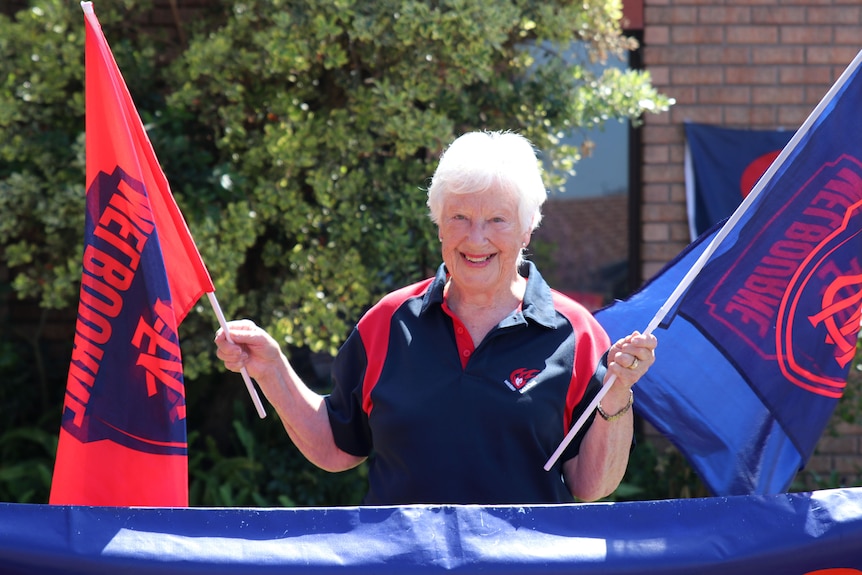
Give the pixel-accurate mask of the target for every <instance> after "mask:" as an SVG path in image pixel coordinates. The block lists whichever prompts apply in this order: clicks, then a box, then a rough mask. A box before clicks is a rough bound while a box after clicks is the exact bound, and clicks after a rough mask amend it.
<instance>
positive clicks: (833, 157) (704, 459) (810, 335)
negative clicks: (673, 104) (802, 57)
mask: <svg viewBox="0 0 862 575" xmlns="http://www.w3.org/2000/svg"><path fill="white" fill-rule="evenodd" d="M860 59H862V52H860V55H859V56H857V57H856V59H855V60H854V61H853V63H852V64H851V65H850V67H849V68H848V69H847V71H845V73H844V74H843V75H842V77H841V78H840V79H839V80H838V82H837V83H836V84H835V85H834V86H833V87H832V89H831V90H830V92H829V94H827V96H826V98H824V100H823V101H822V102H821V104H820V105H818V107H817V109H815V111H814V113H812V115H811V116H810V117H809V119H808V120H806V122H805V124H804V125H803V126H802V127H801V128H800V129H799V131H798V132H797V133H796V134H795V135H794V136H793V138H792V139H791V141H790V143H789V144H788V145H787V146H786V147H785V148H784V150H783V151H782V152H781V154H780V155H779V156H778V158H777V159H776V160H775V162H774V163H773V164H772V165H771V167H770V168H769V170H768V171H767V173H766V175H764V177H763V179H762V180H761V182H760V183H759V184H758V185H757V186H756V187H755V190H753V191H752V193H751V197H750V198H749V199H748V200H746V201H745V202H744V203H743V204H742V206H740V208H739V209H738V210H737V211H736V212H735V213H734V214H733V216H732V217H731V219H730V220H729V221H728V223H727V224H725V225H724V226H716V227H715V228H713V229H712V231H710V232H708V233H706V234H704V235H703V236H701V237H700V238H699V239H698V240H697V241H695V242H694V243H693V244H692V245H690V246H689V247H688V248H687V249H686V250H685V251H684V252H683V253H682V254H680V255H679V256H678V257H677V259H675V260H674V261H673V262H671V263H670V264H669V265H668V266H666V268H665V269H664V270H663V271H662V272H661V273H659V274H658V276H656V277H655V278H654V279H653V280H652V281H651V282H650V283H648V284H647V285H646V286H645V287H644V288H642V289H641V290H640V292H638V293H636V294H635V295H633V296H632V297H631V298H630V299H629V300H627V301H625V302H618V303H616V304H614V305H612V306H610V307H608V308H606V309H604V310H601V311H600V312H598V313H597V317H598V319H599V321H600V322H601V324H602V325H603V326H604V327H605V329H606V330H607V331H608V333H609V334H610V336H611V338H612V339H616V338H619V337H623V336H624V335H625V334H628V333H630V332H631V331H633V330H634V329H640V330H643V328H644V326H646V325H647V324H648V323H655V322H654V321H653V322H651V321H650V318H655V317H656V316H655V314H656V312H657V311H658V310H659V309H660V308H666V307H668V306H667V305H666V302H667V300H668V298H669V295H670V294H671V293H672V292H674V290H675V289H676V288H677V286H678V285H679V284H680V282H681V281H682V280H683V278H684V277H685V276H687V274H688V272H689V270H690V269H692V268H693V266H695V262H698V263H700V264H702V263H703V260H700V259H699V258H700V256H701V254H703V253H704V251H705V250H709V251H708V252H707V253H710V252H711V255H710V256H709V258H708V259H707V260H706V263H705V264H704V265H703V267H702V269H700V271H699V273H698V274H697V275H696V276H695V277H694V280H693V281H692V282H691V284H690V285H689V286H688V288H687V290H686V291H685V292H684V295H682V297H681V298H680V299H679V300H678V301H676V302H674V305H673V306H672V310H671V313H670V314H668V315H667V316H666V317H665V318H664V319H665V321H664V323H663V324H662V325H661V326H660V327H659V328H658V329H656V331H655V335H656V336H657V337H658V339H659V348H658V350H657V361H656V363H655V365H654V366H653V367H652V368H651V369H650V371H649V372H648V373H647V375H646V376H645V377H644V378H643V379H642V380H641V381H640V382H639V383H638V384H637V385H636V386H635V388H634V391H635V399H636V401H635V406H636V408H637V410H638V411H639V412H640V414H641V415H643V416H644V417H645V418H646V419H647V420H649V421H650V422H651V423H652V424H653V425H654V426H655V427H656V428H657V429H658V430H659V431H660V432H662V433H663V434H664V435H666V436H667V437H668V438H669V439H670V440H671V441H672V442H673V443H674V444H675V445H676V446H677V447H678V448H679V449H680V450H681V451H682V452H683V454H684V455H686V457H687V459H688V460H689V462H690V463H691V464H692V465H693V467H694V468H695V469H696V470H697V471H698V473H699V475H700V476H701V478H702V479H703V480H704V482H705V483H706V485H707V486H708V487H709V488H710V490H711V491H713V492H714V493H715V494H717V495H736V494H767V493H778V492H782V491H784V490H786V489H787V487H788V486H789V485H790V482H791V481H792V480H793V477H794V476H795V475H796V473H797V471H798V470H799V469H800V468H801V467H803V466H804V465H805V463H806V462H807V460H808V458H809V457H810V456H811V453H812V452H813V450H814V447H815V445H816V443H817V440H818V439H819V437H820V435H821V433H822V432H823V429H824V428H825V426H826V424H827V423H828V420H829V418H830V416H831V414H832V412H833V410H834V408H835V405H836V403H837V402H838V400H839V398H840V397H841V395H842V393H843V390H844V386H845V380H846V377H847V373H848V370H849V368H850V365H851V363H852V359H853V356H854V354H855V349H856V340H857V334H858V332H859V325H860V300H862V290H860V287H862V137H860V134H862V114H860V112H859V103H860V102H862V78H860V77H859V71H858V66H859V62H860ZM716 236H719V237H720V238H721V237H723V239H721V241H720V243H715V244H713V243H712V241H713V239H714V238H715V237H716ZM716 246H717V247H716ZM688 277H689V278H690V275H688Z"/></svg>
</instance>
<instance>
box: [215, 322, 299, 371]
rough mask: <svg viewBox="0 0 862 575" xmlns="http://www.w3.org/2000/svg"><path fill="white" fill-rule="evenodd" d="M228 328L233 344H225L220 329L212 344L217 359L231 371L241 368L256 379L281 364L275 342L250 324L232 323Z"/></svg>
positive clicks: (261, 330)
mask: <svg viewBox="0 0 862 575" xmlns="http://www.w3.org/2000/svg"><path fill="white" fill-rule="evenodd" d="M227 328H228V332H229V333H230V339H231V340H232V341H228V338H227V335H226V334H225V332H224V330H223V329H221V328H219V330H218V331H217V332H216V336H215V344H216V347H217V350H216V356H217V357H218V358H219V359H220V360H222V362H224V366H225V367H226V368H227V369H229V370H230V371H236V372H238V371H241V370H242V368H243V367H244V368H246V370H248V374H249V375H250V376H251V377H253V378H255V379H258V378H259V377H260V376H261V375H264V374H266V373H267V372H269V371H271V370H273V369H275V368H276V365H278V364H279V363H280V362H281V361H283V358H282V353H281V348H280V347H279V345H278V342H276V341H275V339H273V337H272V336H271V335H269V334H268V333H267V332H266V331H265V330H264V329H263V328H261V327H259V326H258V325H257V324H255V323H254V322H253V321H251V320H247V319H241V320H236V321H231V322H228V324H227Z"/></svg>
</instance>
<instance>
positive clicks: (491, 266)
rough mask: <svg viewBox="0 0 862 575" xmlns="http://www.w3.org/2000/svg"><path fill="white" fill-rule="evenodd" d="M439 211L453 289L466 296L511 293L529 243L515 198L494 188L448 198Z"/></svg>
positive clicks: (445, 256)
mask: <svg viewBox="0 0 862 575" xmlns="http://www.w3.org/2000/svg"><path fill="white" fill-rule="evenodd" d="M441 212H442V213H441V214H440V215H441V217H440V221H439V230H438V232H439V235H440V241H441V242H442V252H443V261H444V262H445V264H446V268H447V270H448V271H449V274H450V277H451V282H452V284H451V287H452V288H453V289H456V290H458V291H459V292H461V293H462V294H463V295H467V296H471V295H473V296H475V295H480V294H484V295H490V296H494V295H495V294H496V293H499V292H501V291H511V287H512V285H513V284H514V283H515V282H517V281H518V279H519V277H518V261H519V257H520V254H521V249H522V248H523V247H524V246H525V245H526V244H528V243H529V241H530V230H529V228H525V227H524V226H523V225H522V224H521V220H520V218H519V217H518V201H517V197H516V196H515V195H514V194H513V193H511V192H505V191H502V190H500V189H499V188H493V187H492V188H490V189H488V190H485V191H481V192H472V193H466V194H454V193H453V194H447V195H446V197H445V200H444V202H443V208H442V211H441Z"/></svg>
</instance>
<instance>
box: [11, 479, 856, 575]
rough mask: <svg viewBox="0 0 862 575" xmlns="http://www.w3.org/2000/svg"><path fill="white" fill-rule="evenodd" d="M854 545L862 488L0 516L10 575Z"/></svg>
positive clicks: (599, 565)
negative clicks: (528, 503)
mask: <svg viewBox="0 0 862 575" xmlns="http://www.w3.org/2000/svg"><path fill="white" fill-rule="evenodd" d="M860 541H862V489H858V488H857V489H842V490H830V491H819V492H814V493H795V494H782V495H771V496H737V497H716V498H705V499H683V500H664V501H644V502H633V503H597V504H596V503H594V504H571V505H555V506H538V507H520V506H502V507H480V506H409V507H355V508H326V509H311V508H308V509H301V508H294V509H238V508H226V509H195V508H120V507H68V506H49V505H24V504H11V503H7V504H0V571H2V573H3V574H4V575H25V574H26V575H60V574H63V575H97V574H98V575H116V574H117V573H122V574H123V575H138V574H144V573H146V574H154V575H158V574H179V573H183V574H187V575H189V574H206V575H227V574H237V575H239V574H242V575H257V574H264V573H273V574H275V573H278V574H280V575H290V574H292V573H296V574H302V575H317V574H325V573H332V574H338V575H350V574H360V573H361V574H369V575H370V574H373V575H381V574H400V573H404V574H410V575H421V574H426V573H444V572H445V573H448V572H452V571H455V572H458V573H464V574H469V573H494V574H499V575H504V574H508V575H513V574H519V573H524V574H527V573H530V574H538V573H548V574H551V573H559V574H563V573H565V574H602V575H611V574H639V575H643V574H650V573H655V574H661V575H691V574H692V573H697V574H698V575H726V574H727V573H733V574H734V575H763V574H764V573H781V574H782V575H815V574H817V575H827V574H832V575H855V574H858V575H862V553H860V546H859V542H860ZM824 570H825V571H824Z"/></svg>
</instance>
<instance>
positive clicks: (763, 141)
mask: <svg viewBox="0 0 862 575" xmlns="http://www.w3.org/2000/svg"><path fill="white" fill-rule="evenodd" d="M792 136H793V132H792V131H787V130H741V129H734V128H723V127H719V126H710V125H706V124H696V123H692V122H686V124H685V140H686V156H685V189H686V203H687V204H688V219H689V228H690V230H691V237H692V238H696V237H699V236H700V235H702V234H703V233H704V232H706V230H708V229H709V228H711V227H712V226H713V225H715V224H717V223H718V222H721V221H724V220H726V219H727V218H728V217H730V215H731V214H733V212H734V211H735V210H736V208H737V207H739V204H740V203H741V202H742V200H743V199H745V197H746V196H747V195H748V193H749V192H751V190H752V188H754V185H755V184H756V183H757V181H758V180H759V179H760V176H762V175H763V173H764V172H765V171H766V169H767V168H768V167H769V165H770V164H771V163H772V162H773V160H775V158H777V157H778V154H779V153H780V152H781V149H782V148H784V146H786V145H787V143H788V142H789V141H790V138H791V137H792Z"/></svg>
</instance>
